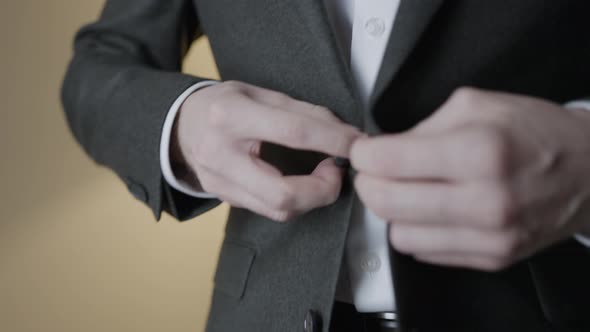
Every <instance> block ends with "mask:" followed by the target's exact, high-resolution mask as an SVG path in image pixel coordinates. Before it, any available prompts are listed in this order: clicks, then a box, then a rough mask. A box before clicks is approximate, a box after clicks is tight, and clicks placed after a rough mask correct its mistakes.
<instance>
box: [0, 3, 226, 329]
mask: <svg viewBox="0 0 590 332" xmlns="http://www.w3.org/2000/svg"><path fill="white" fill-rule="evenodd" d="M103 2H104V0H84V1H79V0H51V1H39V0H18V1H16V0H13V1H1V2H0V42H1V45H2V48H1V49H0V73H1V75H2V76H1V77H0V110H1V112H2V118H1V120H0V135H1V136H0V138H1V139H0V152H1V159H0V331H7V332H8V331H9V332H25V331H27V332H28V331H44V332H53V331H60V332H69V331H76V332H79V331H85V332H93V331H112V332H119V331H143V332H149V331H158V332H161V331H203V329H204V325H205V320H206V316H207V312H208V309H209V298H210V294H211V291H212V286H213V282H212V280H213V271H214V266H215V262H216V260H217V255H218V252H219V247H220V244H221V239H222V236H223V227H224V224H225V218H226V216H227V211H228V209H227V206H222V207H220V208H217V209H215V210H213V211H212V212H210V213H208V214H206V215H204V216H202V217H199V218H197V219H195V220H192V221H190V222H186V223H179V222H177V221H175V220H173V219H172V218H170V217H168V216H164V218H163V219H162V221H161V222H160V223H156V222H155V221H154V219H153V216H152V214H151V212H150V211H149V209H148V208H147V207H145V206H143V205H142V204H141V203H139V202H138V201H136V200H135V199H134V198H132V196H131V195H130V194H129V193H128V192H127V189H126V188H125V186H124V185H123V184H122V183H121V182H119V180H118V179H117V178H116V177H115V175H114V174H113V173H111V172H110V171H109V170H106V169H103V168H99V167H98V166H96V165H95V164H93V163H92V162H91V161H90V159H89V158H87V157H86V155H85V154H84V153H83V152H82V150H81V148H80V147H79V146H78V145H77V144H76V143H75V141H74V140H73V138H72V136H71V134H70V132H69V130H68V129H67V127H66V124H65V121H64V115H63V114H62V110H61V105H60V102H59V89H60V85H61V80H62V77H63V74H64V71H65V68H66V64H67V62H68V60H69V59H70V56H71V49H72V38H73V36H74V33H75V32H76V30H77V29H78V28H79V27H80V26H81V25H82V24H84V23H88V22H90V21H92V20H94V19H95V18H96V17H97V15H98V13H99V11H100V9H101V7H102V5H103ZM185 71H187V72H189V73H193V74H198V75H200V76H204V77H211V78H216V77H217V73H216V70H215V65H214V62H213V59H212V57H211V54H210V51H209V47H208V44H207V41H206V40H205V39H201V40H199V41H198V42H197V43H196V44H195V45H194V46H193V48H192V50H191V53H190V55H189V57H188V58H187V61H186V65H185Z"/></svg>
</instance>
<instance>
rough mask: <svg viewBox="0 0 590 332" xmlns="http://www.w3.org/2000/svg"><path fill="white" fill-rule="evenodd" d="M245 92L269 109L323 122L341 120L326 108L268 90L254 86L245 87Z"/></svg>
mask: <svg viewBox="0 0 590 332" xmlns="http://www.w3.org/2000/svg"><path fill="white" fill-rule="evenodd" d="M245 91H246V92H247V94H248V96H250V97H251V98H252V99H254V100H255V101H257V102H259V103H262V104H266V105H268V106H271V107H275V108H280V109H284V110H287V111H294V112H299V113H304V114H306V115H309V116H312V117H316V118H321V119H324V120H329V121H336V122H342V120H340V119H339V118H338V117H337V116H336V115H335V114H334V113H332V112H331V111H330V110H329V109H328V108H326V107H323V106H319V105H315V104H312V103H308V102H305V101H302V100H297V99H295V98H292V97H290V96H289V95H287V94H284V93H281V92H278V91H273V90H268V89H264V88H261V87H258V86H254V85H247V86H246V87H245Z"/></svg>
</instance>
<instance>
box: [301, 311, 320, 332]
mask: <svg viewBox="0 0 590 332" xmlns="http://www.w3.org/2000/svg"><path fill="white" fill-rule="evenodd" d="M321 324H322V320H321V318H320V316H319V315H318V314H317V313H316V312H315V311H313V310H308V311H307V314H305V320H303V332H320V331H321V330H322V326H321Z"/></svg>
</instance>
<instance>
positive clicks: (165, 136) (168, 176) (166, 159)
mask: <svg viewBox="0 0 590 332" xmlns="http://www.w3.org/2000/svg"><path fill="white" fill-rule="evenodd" d="M217 83H219V82H217V81H202V82H199V83H197V84H195V85H193V86H191V87H190V88H188V89H187V90H186V91H184V92H183V93H182V94H181V95H180V96H179V97H178V98H177V99H176V100H175V101H174V103H173V104H172V106H171V107H170V110H169V111H168V115H166V119H165V120H164V127H163V128H162V138H161V139H160V168H161V169H162V174H163V175H164V179H165V180H166V182H167V183H168V184H169V185H170V186H171V187H172V188H174V189H176V190H178V191H180V192H182V193H184V194H187V195H189V196H193V197H197V198H217V197H216V196H215V195H212V194H208V193H206V192H204V191H199V190H198V189H196V188H193V187H192V186H191V185H190V184H188V183H187V182H185V181H183V180H181V179H178V178H177V177H176V175H174V172H173V171H172V165H171V164H170V135H172V127H173V126H174V121H175V120H176V114H178V111H179V110H180V107H181V106H182V104H183V103H184V101H185V100H186V99H187V98H188V97H189V96H190V95H191V94H192V93H193V92H195V91H197V90H199V89H201V88H204V87H208V86H210V85H214V84H217Z"/></svg>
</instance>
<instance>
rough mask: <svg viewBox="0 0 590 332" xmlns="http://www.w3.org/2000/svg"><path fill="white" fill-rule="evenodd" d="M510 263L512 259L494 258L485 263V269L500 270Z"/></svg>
mask: <svg viewBox="0 0 590 332" xmlns="http://www.w3.org/2000/svg"><path fill="white" fill-rule="evenodd" d="M510 263H511V262H510V260H509V259H507V258H493V259H491V260H490V261H489V262H487V263H486V264H484V266H483V269H484V270H486V271H488V272H498V271H501V270H504V269H505V268H507V267H508V266H510Z"/></svg>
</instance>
